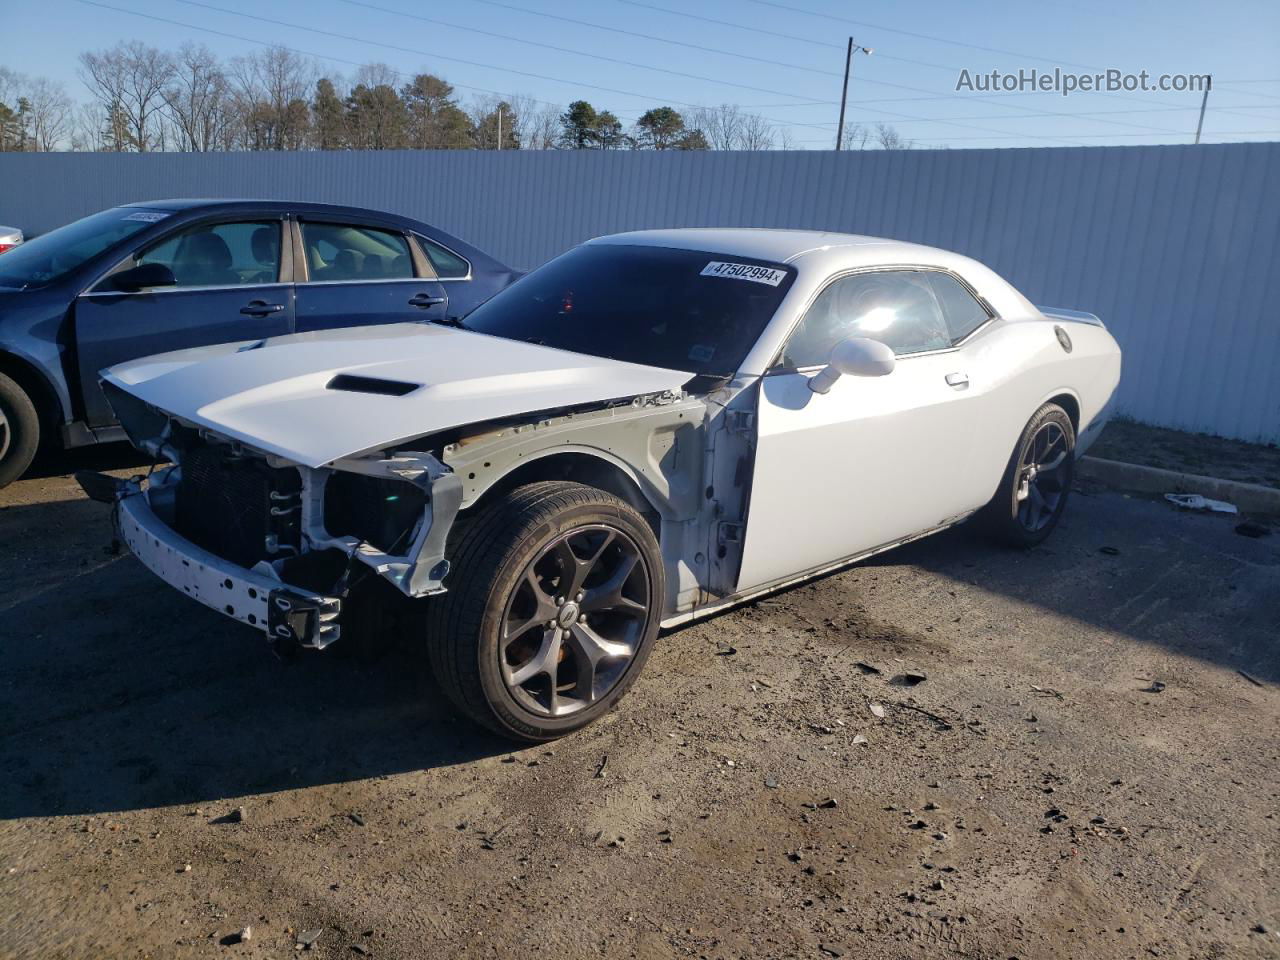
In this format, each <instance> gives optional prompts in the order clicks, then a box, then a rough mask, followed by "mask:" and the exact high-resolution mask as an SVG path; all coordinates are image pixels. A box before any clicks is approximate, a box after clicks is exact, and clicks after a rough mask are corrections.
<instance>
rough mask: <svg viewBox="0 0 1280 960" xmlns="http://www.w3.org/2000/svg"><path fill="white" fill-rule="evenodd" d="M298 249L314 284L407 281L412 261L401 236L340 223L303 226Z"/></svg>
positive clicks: (388, 231)
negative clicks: (299, 248) (305, 255)
mask: <svg viewBox="0 0 1280 960" xmlns="http://www.w3.org/2000/svg"><path fill="white" fill-rule="evenodd" d="M302 245H303V247H304V248H305V249H306V251H307V268H308V271H309V273H310V277H311V280H312V281H313V282H315V283H322V282H332V281H341V280H348V281H349V280H410V279H412V278H413V260H412V259H411V258H410V256H409V243H408V241H407V240H405V238H404V235H403V234H400V233H393V232H392V231H390V230H376V229H374V228H372V227H354V226H349V225H347V224H340V223H304V224H303V225H302Z"/></svg>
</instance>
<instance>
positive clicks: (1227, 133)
mask: <svg viewBox="0 0 1280 960" xmlns="http://www.w3.org/2000/svg"><path fill="white" fill-rule="evenodd" d="M1277 135H1280V130H1223V131H1220V132H1218V133H1215V134H1214V136H1216V137H1261V136H1277ZM1146 136H1150V134H1146V133H1073V134H1071V137H1072V138H1073V139H1075V140H1098V139H1103V138H1106V137H1146ZM1187 136H1191V134H1189V133H1188V134H1187ZM927 139H928V140H930V141H933V142H935V143H955V142H959V141H965V140H1022V139H1025V138H1024V137H1022V136H1020V135H1018V134H1008V135H1005V136H1001V137H928V138H927ZM826 142H828V141H826V140H797V141H796V143H826ZM1182 146H1189V144H1182ZM854 152H856V151H854Z"/></svg>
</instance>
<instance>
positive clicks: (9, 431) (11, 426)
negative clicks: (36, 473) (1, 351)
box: [0, 373, 40, 487]
mask: <svg viewBox="0 0 1280 960" xmlns="http://www.w3.org/2000/svg"><path fill="white" fill-rule="evenodd" d="M39 449H40V415H39V414H38V413H37V412H36V408H35V405H34V404H33V403H32V402H31V398H30V397H28V396H27V394H26V391H24V390H23V389H22V387H20V386H18V384H17V383H16V382H14V380H13V379H12V378H10V377H7V376H5V375H4V374H3V373H0V487H4V486H8V485H9V484H10V483H12V482H13V481H14V480H17V479H18V477H20V476H22V474H23V473H24V472H25V471H26V469H27V467H29V466H31V461H32V460H34V459H35V456H36V451H37V450H39Z"/></svg>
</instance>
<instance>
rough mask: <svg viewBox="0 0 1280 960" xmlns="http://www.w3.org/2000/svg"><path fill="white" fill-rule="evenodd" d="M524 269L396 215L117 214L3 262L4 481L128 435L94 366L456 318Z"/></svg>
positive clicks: (260, 205) (297, 208)
mask: <svg viewBox="0 0 1280 960" xmlns="http://www.w3.org/2000/svg"><path fill="white" fill-rule="evenodd" d="M517 276H519V273H517V272H516V271H513V270H512V269H511V268H509V267H506V266H504V265H503V264H501V263H499V262H498V261H496V260H494V259H493V258H492V257H489V256H487V255H486V254H484V253H482V252H480V251H479V250H477V249H475V248H474V247H472V246H470V245H469V244H467V243H464V242H463V241H461V240H459V239H458V238H456V237H452V236H450V235H449V234H447V233H444V232H443V231H440V230H437V229H435V228H434V227H431V226H428V225H427V224H425V223H420V222H418V221H416V220H410V219H407V218H405V217H400V216H395V215H394V214H389V213H378V212H376V211H373V210H362V209H358V208H355V207H340V206H331V205H328V204H319V203H288V202H282V201H268V200H158V201H154V202H150V203H136V204H129V205H127V206H123V207H113V208H111V209H110V210H104V211H102V212H101V213H95V214H93V215H92V216H89V217H85V218H84V219H83V220H77V221H76V222H74V223H71V224H68V225H67V226H65V227H61V228H59V229H57V230H53V231H51V232H50V233H47V234H45V235H43V236H40V237H36V238H35V239H34V240H29V241H27V242H26V243H25V244H23V245H22V246H20V247H15V248H14V249H12V250H10V251H8V252H7V253H5V254H4V255H3V256H0V486H4V485H5V484H7V483H9V482H11V481H13V480H15V479H17V478H18V477H19V476H20V475H21V474H22V473H23V471H24V470H26V468H27V467H28V466H29V465H30V463H31V460H32V458H33V457H34V456H35V454H36V451H37V449H38V448H39V447H40V445H41V443H42V442H43V443H45V444H61V446H63V447H78V446H84V445H86V444H91V443H101V442H104V441H108V440H118V439H123V437H124V434H123V432H122V431H121V430H120V428H119V426H118V425H117V424H116V422H115V418H114V416H113V414H112V412H111V408H110V407H109V406H108V405H107V402H106V398H105V397H104V396H103V394H102V390H101V388H100V387H99V385H98V371H100V370H102V369H104V368H105V367H109V366H111V365H112V364H116V363H120V362H121V361H124V360H131V359H134V358H136V357H144V356H149V355H151V354H155V353H164V352H167V351H170V350H179V349H182V348H184V347H196V346H204V345H206V344H211V343H226V342H231V341H236V340H252V339H258V338H262V337H274V336H279V335H281V334H286V333H302V332H305V331H308V330H325V329H329V328H331V327H350V326H358V325H362V324H374V323H394V322H397V321H434V322H439V323H449V322H453V321H456V320H457V319H459V318H460V317H462V316H464V315H466V314H467V313H469V312H470V311H471V309H472V308H473V307H475V306H477V305H479V304H480V303H482V302H484V301H485V300H487V299H488V298H489V297H491V296H492V295H493V294H495V293H497V292H498V291H499V290H501V289H502V288H503V287H505V286H506V285H507V284H509V283H511V281H512V280H514V279H515V278H516V277H517Z"/></svg>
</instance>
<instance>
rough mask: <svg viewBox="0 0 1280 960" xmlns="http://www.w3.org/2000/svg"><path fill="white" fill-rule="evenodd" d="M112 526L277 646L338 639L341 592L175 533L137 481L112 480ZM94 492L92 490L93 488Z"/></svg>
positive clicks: (154, 565)
mask: <svg viewBox="0 0 1280 960" xmlns="http://www.w3.org/2000/svg"><path fill="white" fill-rule="evenodd" d="M115 482H116V483H117V484H119V486H118V487H117V501H116V514H115V517H116V520H115V522H116V529H117V531H118V532H119V535H120V538H121V539H122V540H123V541H124V542H125V543H127V544H128V545H129V549H130V550H131V551H132V552H133V555H134V556H135V557H137V558H138V559H139V560H140V561H142V564H143V566H145V567H146V568H147V569H149V570H150V571H151V572H152V573H154V574H155V575H156V576H158V577H160V579H161V580H164V581H165V582H166V583H168V584H169V585H171V586H173V587H175V588H176V589H178V590H181V591H182V592H183V593H185V594H187V595H188V596H189V597H192V598H194V599H196V600H199V601H200V602H201V603H203V604H204V605H205V606H207V607H211V608H212V609H214V610H217V611H219V612H220V613H222V614H225V615H226V616H228V617H231V618H232V619H233V620H238V621H240V622H241V623H243V624H246V625H248V626H251V627H254V628H255V629H257V630H260V631H262V632H263V633H264V634H266V636H267V639H268V640H269V641H270V642H271V643H272V645H273V646H274V647H275V648H276V650H277V652H280V653H287V652H289V651H290V650H292V649H294V648H295V647H298V646H302V647H311V648H314V649H323V648H324V647H327V646H328V645H329V644H331V643H333V642H334V641H335V640H337V639H338V637H339V635H340V633H341V627H340V625H339V623H338V616H339V614H340V613H341V612H342V600H341V598H339V597H331V596H325V595H323V594H317V593H314V592H312V591H309V590H303V589H301V588H298V587H293V586H290V585H289V584H286V583H282V582H281V581H280V580H279V579H276V578H275V577H273V576H271V575H269V574H267V573H262V572H259V571H258V570H246V569H245V568H243V567H239V566H236V565H235V564H233V563H230V562H228V561H226V560H223V559H222V558H221V557H217V556H215V555H214V554H212V553H209V552H208V551H207V550H203V549H201V548H200V547H198V546H196V545H195V544H194V543H192V542H191V541H189V540H187V539H185V538H184V537H181V536H179V535H178V534H177V533H175V532H174V531H173V530H172V529H171V528H170V527H169V526H168V525H167V524H165V523H164V522H163V521H162V520H161V519H160V518H159V517H157V516H156V515H155V513H154V512H153V511H152V509H151V504H150V503H149V502H148V500H147V494H146V492H145V491H144V490H142V489H141V486H140V484H138V483H137V482H135V481H115ZM95 492H96V491H95Z"/></svg>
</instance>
